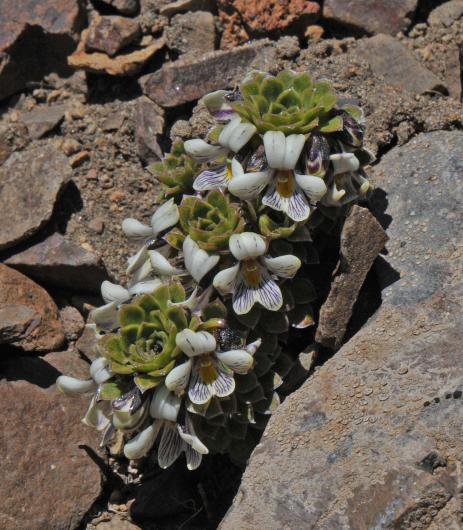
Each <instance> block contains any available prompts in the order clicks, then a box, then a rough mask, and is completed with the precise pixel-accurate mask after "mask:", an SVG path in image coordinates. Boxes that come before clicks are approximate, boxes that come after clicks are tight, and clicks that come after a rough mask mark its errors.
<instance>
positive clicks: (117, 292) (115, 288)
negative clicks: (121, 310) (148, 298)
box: [101, 280, 130, 304]
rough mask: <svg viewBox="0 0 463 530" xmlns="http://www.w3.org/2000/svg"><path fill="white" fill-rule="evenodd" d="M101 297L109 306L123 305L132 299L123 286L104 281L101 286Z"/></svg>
mask: <svg viewBox="0 0 463 530" xmlns="http://www.w3.org/2000/svg"><path fill="white" fill-rule="evenodd" d="M101 296H102V297H103V300H104V301H105V302H106V303H107V304H109V303H110V302H116V303H118V304H123V303H124V302H127V300H128V299H129V298H130V293H129V291H128V290H127V289H125V288H124V287H122V285H117V284H116V283H111V282H108V280H104V282H103V283H102V284H101Z"/></svg>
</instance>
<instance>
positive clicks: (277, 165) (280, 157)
mask: <svg viewBox="0 0 463 530" xmlns="http://www.w3.org/2000/svg"><path fill="white" fill-rule="evenodd" d="M263 141H264V148H265V156H266V157H267V163H268V165H269V166H270V167H271V168H274V169H283V164H284V159H285V151H286V138H285V135H284V134H283V133H282V132H281V131H267V132H266V133H265V134H264V136H263Z"/></svg>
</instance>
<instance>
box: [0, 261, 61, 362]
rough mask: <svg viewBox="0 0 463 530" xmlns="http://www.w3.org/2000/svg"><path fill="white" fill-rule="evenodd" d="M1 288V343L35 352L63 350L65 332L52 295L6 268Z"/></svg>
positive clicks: (0, 272) (0, 270) (1, 270)
mask: <svg viewBox="0 0 463 530" xmlns="http://www.w3.org/2000/svg"><path fill="white" fill-rule="evenodd" d="M0 285H1V286H2V288H1V289H0V316H1V320H0V337H1V339H0V341H1V342H7V343H9V344H12V345H14V346H17V347H19V348H22V349H23V350H25V351H31V352H34V351H36V352H43V351H50V350H54V349H57V348H59V347H60V346H61V345H62V344H63V342H64V330H63V326H62V324H61V321H60V320H59V314H58V308H57V307H56V305H55V303H54V302H53V300H52V299H51V297H50V296H49V294H48V293H47V292H46V291H45V290H44V289H43V288H42V287H40V286H39V285H37V284H36V283H34V282H33V281H32V280H30V279H29V278H27V277H26V276H24V275H23V274H21V273H20V272H18V271H15V270H13V269H10V268H9V267H7V266H6V265H2V264H0Z"/></svg>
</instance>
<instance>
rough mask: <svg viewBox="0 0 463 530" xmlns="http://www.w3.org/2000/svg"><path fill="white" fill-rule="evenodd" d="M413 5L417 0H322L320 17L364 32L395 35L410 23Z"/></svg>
mask: <svg viewBox="0 0 463 530" xmlns="http://www.w3.org/2000/svg"><path fill="white" fill-rule="evenodd" d="M417 5H418V0H388V1H387V2H384V1H382V0H325V3H324V4H323V16H324V18H326V19H328V20H329V21H330V22H335V23H337V24H341V25H345V26H354V28H356V29H358V30H361V31H363V32H366V33H370V34H375V33H388V34H389V35H396V34H397V33H398V32H399V31H405V30H406V29H407V28H408V27H409V26H410V24H411V21H412V19H413V15H414V13H415V11H416V8H417Z"/></svg>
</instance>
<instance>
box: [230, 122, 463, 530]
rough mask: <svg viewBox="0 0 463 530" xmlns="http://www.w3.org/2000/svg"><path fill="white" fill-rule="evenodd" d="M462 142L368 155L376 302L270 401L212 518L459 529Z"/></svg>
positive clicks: (446, 135)
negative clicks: (237, 482)
mask: <svg viewBox="0 0 463 530" xmlns="http://www.w3.org/2000/svg"><path fill="white" fill-rule="evenodd" d="M462 149H463V133H462V132H459V131H458V132H444V131H439V132H434V133H428V134H421V135H418V136H417V137H416V138H415V139H413V140H412V141H411V142H409V143H408V144H407V145H406V146H403V147H397V148H395V149H393V150H391V151H390V152H389V153H388V154H386V155H385V156H384V157H383V159H382V161H381V162H380V163H379V164H378V166H377V167H376V171H375V175H376V178H377V180H378V182H380V184H381V187H382V188H383V189H384V190H385V191H386V193H387V195H386V198H387V202H388V204H389V207H388V210H387V211H386V213H385V214H383V216H382V218H381V219H382V221H383V223H384V224H387V223H390V225H389V228H388V235H389V237H390V240H389V243H388V245H387V248H388V251H389V253H388V256H387V260H388V262H389V264H390V267H392V268H393V269H394V270H395V272H393V270H392V269H389V273H390V274H386V272H387V270H386V271H383V274H382V275H381V278H382V280H383V282H384V287H385V289H384V291H383V300H384V301H383V304H382V306H381V307H380V309H379V310H378V312H377V313H376V314H375V315H374V316H373V317H372V318H371V319H370V320H369V322H368V323H367V324H366V326H365V327H364V328H363V329H362V330H361V331H360V332H359V333H358V334H357V335H356V336H354V337H353V338H352V339H351V340H350V341H349V342H348V343H347V344H345V345H344V346H343V348H341V350H339V352H338V353H337V354H336V355H335V356H334V357H333V358H332V359H330V360H329V361H327V362H326V363H325V365H324V366H322V367H321V369H320V370H318V371H316V372H315V375H314V376H313V377H312V378H311V379H309V380H308V381H306V383H305V384H304V385H303V386H302V387H301V388H300V389H299V390H298V391H296V392H295V393H294V394H292V395H291V396H290V397H288V398H287V399H286V401H285V402H284V403H283V404H282V405H281V407H280V408H279V409H278V411H277V412H276V414H275V415H274V416H273V418H272V419H271V421H270V423H269V426H268V428H267V431H266V433H265V434H264V438H263V441H262V443H261V444H260V445H259V446H258V447H257V448H256V450H255V451H254V453H253V455H252V457H251V461H250V465H249V466H248V468H247V470H246V472H245V474H244V479H243V482H242V484H241V487H240V490H239V493H238V494H237V496H236V498H235V501H234V504H233V506H232V508H231V509H230V511H229V512H228V514H227V516H226V518H225V519H224V521H223V523H222V525H221V527H220V528H221V530H228V529H230V530H231V529H235V528H266V529H270V530H271V529H281V528H291V529H292V528H317V530H328V529H329V530H332V529H333V528H336V529H340V530H344V529H346V530H348V529H349V530H357V529H358V530H360V529H366V528H401V529H406V528H422V529H424V528H433V529H435V530H437V529H443V528H446V529H447V528H448V529H453V528H461V522H462V521H461V489H460V488H461V477H459V469H460V468H461V465H462V451H463V445H462V440H463V430H462V425H463V421H462V420H463V407H462V401H461V398H462V390H463V380H462V377H461V372H460V371H459V370H456V369H455V368H456V367H457V366H460V365H461V363H462V362H463V351H462V349H461V342H462V340H463V334H462V328H461V325H459V320H460V315H461V310H462V300H463V297H462V295H463V284H462V280H461V278H462V248H463V247H462V240H461V234H462V218H461V215H460V213H461V211H462V206H463V204H462V194H461V186H460V187H459V186H458V183H459V182H461V179H462V178H463V166H462V164H461V156H460V153H461V151H462ZM382 203H384V196H383V197H381V194H378V200H377V201H376V203H375V204H376V205H377V206H378V207H379V206H380V205H381V204H382ZM392 273H393V274H392ZM399 276H400V279H398V280H397V278H398V277H399ZM394 277H395V278H394ZM393 279H396V281H395V283H392V281H393Z"/></svg>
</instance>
